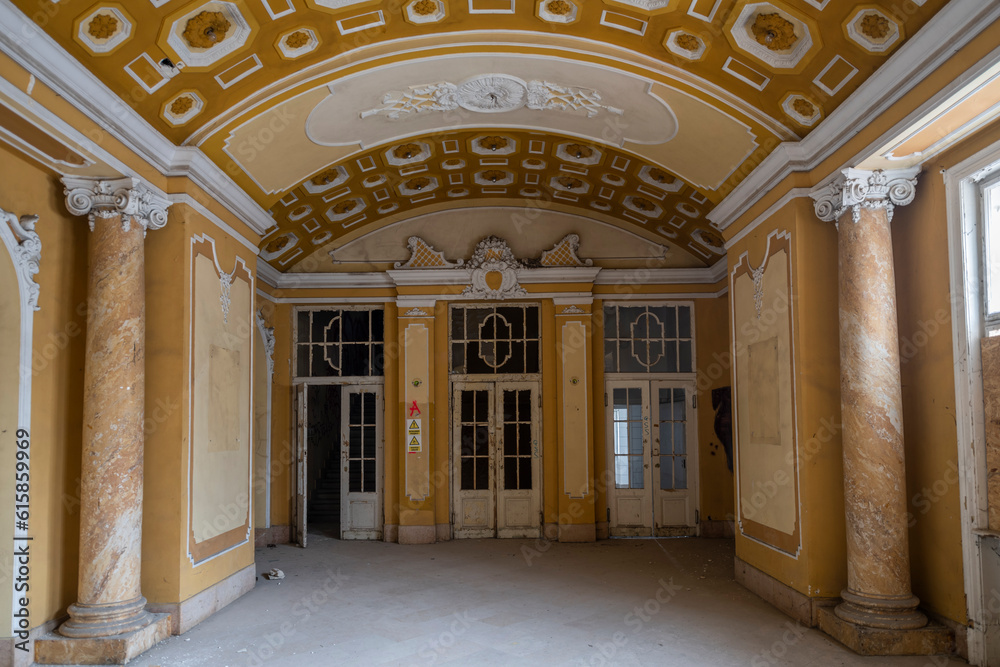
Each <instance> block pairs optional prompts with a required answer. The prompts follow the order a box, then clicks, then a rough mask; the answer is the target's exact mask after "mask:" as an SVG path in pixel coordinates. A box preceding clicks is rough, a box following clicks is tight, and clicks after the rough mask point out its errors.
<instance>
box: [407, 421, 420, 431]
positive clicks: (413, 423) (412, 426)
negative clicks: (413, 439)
mask: <svg viewBox="0 0 1000 667" xmlns="http://www.w3.org/2000/svg"><path fill="white" fill-rule="evenodd" d="M409 432H410V433H420V422H418V421H417V420H416V419H412V420H410V428H409Z"/></svg>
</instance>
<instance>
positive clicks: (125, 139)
mask: <svg viewBox="0 0 1000 667" xmlns="http://www.w3.org/2000/svg"><path fill="white" fill-rule="evenodd" d="M0 25H2V26H3V30H0V51H2V52H3V53H5V54H7V55H8V56H10V57H11V58H12V59H14V61H16V62H17V63H18V64H20V65H21V66H22V67H24V68H25V69H27V70H28V71H29V72H30V73H31V74H33V75H34V76H35V77H36V78H38V80H39V81H41V82H42V83H44V84H45V85H47V86H49V87H50V88H52V89H53V91H55V92H56V94H58V95H59V96H61V97H63V98H64V99H66V100H67V101H68V102H69V103H70V104H72V105H73V106H74V107H76V108H77V109H79V110H80V111H82V112H83V113H84V114H85V115H87V116H88V117H89V118H92V119H94V120H95V121H96V122H97V123H98V124H99V125H101V127H103V128H106V129H107V130H108V131H109V132H110V133H111V134H112V135H113V136H114V137H115V138H117V139H118V140H119V141H121V142H122V143H123V144H125V146H127V147H128V148H129V149H130V150H131V151H132V152H134V153H135V154H136V155H138V156H139V157H140V158H142V159H143V160H145V161H146V162H147V163H148V164H150V165H151V166H152V167H154V168H155V169H156V170H157V171H159V172H160V173H161V174H163V175H164V176H186V177H188V178H190V179H191V181H192V182H193V183H195V184H196V185H198V187H200V188H202V189H204V190H205V191H206V192H208V193H210V194H211V195H212V196H213V197H215V198H216V199H218V201H219V202H220V203H221V204H222V205H223V206H225V207H226V208H227V209H229V210H230V211H231V212H232V213H233V214H234V215H236V217H238V218H239V219H240V220H242V221H244V222H245V223H246V224H247V225H249V226H250V228H251V229H253V230H254V231H255V232H257V233H258V234H263V233H264V232H265V231H267V229H269V228H270V227H273V226H274V219H273V218H271V216H270V215H269V214H268V212H267V211H265V210H264V209H263V208H261V206H260V205H259V204H257V202H255V201H254V200H253V198H252V197H250V195H248V194H247V193H246V192H244V191H243V190H242V188H240V187H239V186H238V185H237V184H236V182H235V181H233V180H232V179H231V178H230V177H229V176H228V175H227V174H226V173H225V172H224V171H223V170H222V169H221V168H219V167H218V165H216V164H215V163H214V162H212V161H211V160H210V159H208V156H206V155H205V154H204V153H202V152H201V150H200V149H197V148H193V147H190V146H176V145H174V144H173V143H172V142H171V141H170V140H168V139H167V138H166V137H164V136H163V135H162V134H160V133H159V132H158V131H157V130H156V129H155V128H154V127H153V126H152V125H150V124H149V123H148V122H146V120H145V119H143V118H142V117H141V116H140V115H139V114H138V113H137V112H136V111H135V110H134V109H132V108H130V107H128V106H127V105H126V104H125V103H124V102H123V101H122V99H121V98H120V97H118V95H116V94H115V93H113V92H111V90H110V89H109V88H108V87H107V86H105V85H104V84H103V83H102V82H101V81H100V80H99V79H98V78H97V77H96V76H94V75H93V74H92V73H91V72H90V71H89V70H88V69H87V68H85V67H84V66H83V65H82V64H81V63H80V62H79V61H78V60H76V59H75V58H73V57H72V56H71V55H69V53H67V52H66V51H65V50H64V49H63V48H62V47H61V46H59V44H57V43H56V42H55V40H53V39H52V38H51V37H49V36H48V35H47V34H46V33H45V32H44V31H43V30H41V29H40V28H38V26H36V25H35V24H34V23H33V22H32V21H31V19H29V18H28V17H27V16H25V15H24V14H23V13H22V12H21V11H20V10H19V9H17V7H15V6H14V5H13V4H12V3H11V1H10V0H0ZM89 148H90V150H91V152H93V153H94V155H95V156H98V157H99V158H100V159H102V160H105V159H106V161H107V162H108V163H109V164H113V163H115V162H118V161H117V160H115V159H114V157H113V156H111V154H110V153H108V152H107V151H105V150H103V149H101V148H100V147H98V146H96V145H94V144H91V145H90V146H89Z"/></svg>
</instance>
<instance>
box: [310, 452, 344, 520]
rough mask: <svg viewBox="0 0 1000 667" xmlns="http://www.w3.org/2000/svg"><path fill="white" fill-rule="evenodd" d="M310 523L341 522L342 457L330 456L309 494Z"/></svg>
mask: <svg viewBox="0 0 1000 667" xmlns="http://www.w3.org/2000/svg"><path fill="white" fill-rule="evenodd" d="M308 511H309V517H308V518H309V525H310V526H329V525H333V524H338V525H339V524H340V457H339V456H330V457H328V458H327V460H326V463H325V464H324V466H323V472H322V473H320V476H319V479H317V480H316V486H315V487H314V488H313V491H312V493H311V494H309V505H308Z"/></svg>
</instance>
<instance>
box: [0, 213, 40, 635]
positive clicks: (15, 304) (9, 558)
mask: <svg viewBox="0 0 1000 667" xmlns="http://www.w3.org/2000/svg"><path fill="white" fill-rule="evenodd" d="M4 203H5V202H3V203H0V208H3V204H4ZM8 212H10V213H13V211H8ZM15 215H16V213H15ZM6 224H7V223H6V221H4V220H0V225H6ZM15 241H16V239H15ZM0 313H3V314H4V316H3V317H2V318H0V340H2V341H5V342H6V344H5V345H4V346H3V348H2V349H0V377H2V378H6V380H5V383H6V385H5V387H4V391H3V392H2V393H0V433H2V434H3V436H4V437H3V439H2V440H0V461H2V462H3V463H2V465H0V469H2V471H3V475H4V477H5V478H6V479H7V480H10V481H13V480H14V475H15V472H17V474H18V477H19V478H20V476H21V474H22V472H21V471H17V470H16V469H15V465H16V463H15V457H16V456H17V454H16V452H17V451H18V449H19V448H18V443H19V442H20V441H21V440H22V436H21V433H20V428H21V426H22V424H21V423H20V419H19V415H18V407H19V403H20V401H19V399H20V392H19V391H18V390H19V386H18V380H17V378H18V377H19V375H20V372H21V370H20V369H21V364H20V361H21V356H20V353H21V320H22V318H25V317H31V316H32V314H33V313H31V312H23V311H22V310H21V289H20V285H19V282H18V279H17V271H16V269H15V267H14V261H13V259H12V258H11V255H10V252H9V251H8V248H7V245H6V244H5V243H4V242H3V240H2V239H0ZM25 371H26V372H30V369H27V368H26V369H25ZM24 426H26V427H29V428H30V426H31V425H30V424H24ZM29 435H30V430H29ZM29 442H30V440H29ZM28 472H29V476H30V471H28ZM21 493H22V494H23V491H21ZM15 495H16V494H15V485H14V484H10V483H7V484H4V485H3V487H2V488H0V516H3V517H13V516H14V510H15V504H16V503H17V498H16V497H15ZM17 495H20V494H17ZM29 511H30V508H29ZM14 548H15V545H14V522H13V521H10V520H6V521H4V522H3V523H2V524H0V638H5V637H10V636H11V627H12V626H11V620H12V613H13V609H12V605H13V601H14V600H19V599H20V598H21V597H24V596H23V594H22V592H18V593H16V594H15V593H14V580H13V575H12V573H13V572H14ZM29 613H30V612H29Z"/></svg>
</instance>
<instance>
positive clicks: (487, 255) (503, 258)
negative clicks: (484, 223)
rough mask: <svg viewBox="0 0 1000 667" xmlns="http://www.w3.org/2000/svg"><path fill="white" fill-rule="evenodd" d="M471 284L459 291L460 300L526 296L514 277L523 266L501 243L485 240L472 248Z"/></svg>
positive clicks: (500, 241) (489, 238)
mask: <svg viewBox="0 0 1000 667" xmlns="http://www.w3.org/2000/svg"><path fill="white" fill-rule="evenodd" d="M468 268H469V269H470V274H469V276H470V278H471V279H472V284H471V285H469V286H468V287H466V288H465V289H464V290H463V291H462V296H468V297H471V298H474V299H516V298H519V297H523V296H527V295H528V292H527V291H526V290H525V289H524V288H523V287H521V285H520V284H519V283H518V273H520V271H521V269H523V268H524V264H522V263H521V262H519V261H518V260H517V258H516V257H514V253H513V251H511V249H510V246H508V245H507V242H506V241H504V240H503V239H501V238H499V237H496V236H487V237H486V238H485V239H483V240H482V241H480V242H479V244H478V245H477V246H476V251H475V252H474V253H473V254H472V259H471V260H469V264H468Z"/></svg>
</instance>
